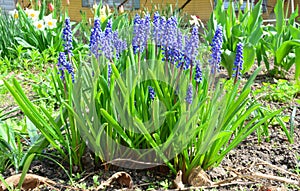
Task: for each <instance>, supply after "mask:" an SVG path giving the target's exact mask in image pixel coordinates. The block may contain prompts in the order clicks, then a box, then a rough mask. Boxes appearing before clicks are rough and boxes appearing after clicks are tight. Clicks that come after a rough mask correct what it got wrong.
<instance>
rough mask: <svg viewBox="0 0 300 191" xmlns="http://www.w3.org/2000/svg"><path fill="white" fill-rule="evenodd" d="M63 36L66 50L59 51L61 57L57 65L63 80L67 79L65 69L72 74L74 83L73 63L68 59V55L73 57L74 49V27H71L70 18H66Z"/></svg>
mask: <svg viewBox="0 0 300 191" xmlns="http://www.w3.org/2000/svg"><path fill="white" fill-rule="evenodd" d="M62 38H63V40H64V44H63V46H64V50H65V52H60V53H59V57H58V63H57V67H58V70H59V72H58V74H60V78H61V79H62V80H64V79H65V70H66V71H68V73H69V74H70V75H71V78H72V82H73V83H74V81H75V78H74V69H73V66H72V63H71V60H69V61H68V60H67V56H66V54H67V55H69V59H71V55H72V49H73V45H72V42H73V40H72V29H71V24H70V18H66V20H65V27H64V29H63V34H62Z"/></svg>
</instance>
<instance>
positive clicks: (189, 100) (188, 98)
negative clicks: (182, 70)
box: [185, 83, 193, 104]
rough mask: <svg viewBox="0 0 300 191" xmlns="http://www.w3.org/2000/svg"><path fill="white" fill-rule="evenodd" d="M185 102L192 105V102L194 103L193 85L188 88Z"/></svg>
mask: <svg viewBox="0 0 300 191" xmlns="http://www.w3.org/2000/svg"><path fill="white" fill-rule="evenodd" d="M185 101H186V102H187V103H188V104H192V102H193V85H192V83H190V84H189V86H188V89H187V92H186V98H185Z"/></svg>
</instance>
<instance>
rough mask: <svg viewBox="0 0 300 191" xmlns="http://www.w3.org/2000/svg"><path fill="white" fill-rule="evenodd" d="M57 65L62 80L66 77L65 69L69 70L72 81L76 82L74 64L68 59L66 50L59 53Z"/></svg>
mask: <svg viewBox="0 0 300 191" xmlns="http://www.w3.org/2000/svg"><path fill="white" fill-rule="evenodd" d="M57 67H58V70H59V72H58V74H60V78H61V79H62V80H64V79H65V71H67V72H68V73H69V74H70V75H71V78H72V82H73V83H74V81H75V80H74V70H73V66H72V65H71V63H70V62H68V61H67V58H66V54H65V53H64V52H60V53H59V57H58V63H57Z"/></svg>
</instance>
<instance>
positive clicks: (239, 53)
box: [232, 42, 244, 77]
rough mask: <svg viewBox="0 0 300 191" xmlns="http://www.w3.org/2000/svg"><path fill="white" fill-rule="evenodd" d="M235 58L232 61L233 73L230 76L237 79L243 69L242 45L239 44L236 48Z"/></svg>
mask: <svg viewBox="0 0 300 191" xmlns="http://www.w3.org/2000/svg"><path fill="white" fill-rule="evenodd" d="M236 49H237V50H236V56H235V60H234V66H235V67H234V68H233V70H234V71H235V72H234V73H233V74H232V75H233V77H239V76H241V70H242V69H243V63H244V61H243V44H242V43H241V42H239V43H238V44H237V46H236Z"/></svg>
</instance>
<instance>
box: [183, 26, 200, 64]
mask: <svg viewBox="0 0 300 191" xmlns="http://www.w3.org/2000/svg"><path fill="white" fill-rule="evenodd" d="M185 41H186V42H185V51H184V52H185V55H184V60H185V66H184V69H188V68H189V67H191V66H193V63H194V62H195V61H196V58H197V56H198V53H199V51H198V49H199V43H200V41H199V32H198V27H197V26H194V27H193V29H192V34H191V36H190V37H189V38H188V37H185Z"/></svg>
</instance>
